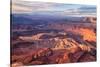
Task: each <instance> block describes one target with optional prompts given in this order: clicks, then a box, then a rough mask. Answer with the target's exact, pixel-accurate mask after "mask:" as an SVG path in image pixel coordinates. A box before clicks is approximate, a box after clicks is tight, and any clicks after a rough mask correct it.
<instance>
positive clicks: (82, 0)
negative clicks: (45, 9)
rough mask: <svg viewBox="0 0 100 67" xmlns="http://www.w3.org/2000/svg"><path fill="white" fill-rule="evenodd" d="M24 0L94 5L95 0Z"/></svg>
mask: <svg viewBox="0 0 100 67" xmlns="http://www.w3.org/2000/svg"><path fill="white" fill-rule="evenodd" d="M24 1H43V2H57V3H74V4H75V3H76V4H80V3H81V4H91V5H96V0H24Z"/></svg>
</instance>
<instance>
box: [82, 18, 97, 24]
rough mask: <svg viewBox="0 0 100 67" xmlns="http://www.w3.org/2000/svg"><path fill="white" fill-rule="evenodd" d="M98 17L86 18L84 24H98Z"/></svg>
mask: <svg viewBox="0 0 100 67" xmlns="http://www.w3.org/2000/svg"><path fill="white" fill-rule="evenodd" d="M96 19H97V18H96V17H85V18H84V19H83V22H88V23H96Z"/></svg>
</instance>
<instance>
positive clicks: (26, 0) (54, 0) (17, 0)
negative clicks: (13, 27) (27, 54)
mask: <svg viewBox="0 0 100 67" xmlns="http://www.w3.org/2000/svg"><path fill="white" fill-rule="evenodd" d="M71 1H72V2H71ZM74 1H76V2H77V3H76V2H75V3H74ZM80 1H83V0H80ZM80 1H79V0H12V13H32V12H43V11H45V12H46V11H48V12H50V11H51V12H60V13H63V14H64V13H67V14H73V13H74V14H80V13H81V14H82V13H83V14H84V13H88V14H89V13H91V14H95V13H96V5H95V2H96V1H95V2H94V0H91V1H90V0H86V2H85V0H84V2H80ZM79 2H80V3H79ZM93 2H94V3H93ZM81 3H84V4H81ZM86 3H88V4H86ZM92 3H93V4H92Z"/></svg>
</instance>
